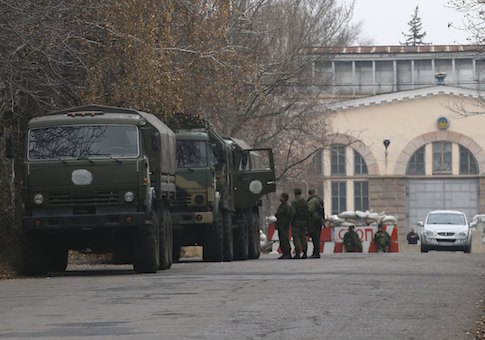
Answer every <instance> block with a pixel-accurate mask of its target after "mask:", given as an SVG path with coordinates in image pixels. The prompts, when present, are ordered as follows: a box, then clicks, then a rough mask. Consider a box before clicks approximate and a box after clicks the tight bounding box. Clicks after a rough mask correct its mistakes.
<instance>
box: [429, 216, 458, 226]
mask: <svg viewBox="0 0 485 340" xmlns="http://www.w3.org/2000/svg"><path fill="white" fill-rule="evenodd" d="M426 223H427V224H456V225H464V224H465V216H464V215H462V214H453V213H436V214H430V215H429V217H428V221H427V222H426Z"/></svg>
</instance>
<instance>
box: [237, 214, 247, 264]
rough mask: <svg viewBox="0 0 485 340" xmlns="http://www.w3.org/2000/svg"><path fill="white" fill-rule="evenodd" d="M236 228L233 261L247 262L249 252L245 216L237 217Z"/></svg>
mask: <svg viewBox="0 0 485 340" xmlns="http://www.w3.org/2000/svg"><path fill="white" fill-rule="evenodd" d="M237 225H238V226H237V228H236V229H235V230H234V259H235V260H247V259H248V250H249V248H248V247H249V243H248V242H249V235H248V231H249V226H248V220H247V218H246V214H245V213H243V214H241V215H240V216H239V219H238V221H237Z"/></svg>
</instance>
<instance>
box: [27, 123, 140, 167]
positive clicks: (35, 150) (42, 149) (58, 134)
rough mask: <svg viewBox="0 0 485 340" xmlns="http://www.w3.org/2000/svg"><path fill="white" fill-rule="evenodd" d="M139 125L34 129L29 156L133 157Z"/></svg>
mask: <svg viewBox="0 0 485 340" xmlns="http://www.w3.org/2000/svg"><path fill="white" fill-rule="evenodd" d="M137 156H138V129H137V127H136V126H130V125H83V126H56V127H46V128H37V129H31V130H30V131H29V140H28V155H27V157H28V159H29V160H54V159H62V160H65V159H67V160H68V159H88V158H133V157H137Z"/></svg>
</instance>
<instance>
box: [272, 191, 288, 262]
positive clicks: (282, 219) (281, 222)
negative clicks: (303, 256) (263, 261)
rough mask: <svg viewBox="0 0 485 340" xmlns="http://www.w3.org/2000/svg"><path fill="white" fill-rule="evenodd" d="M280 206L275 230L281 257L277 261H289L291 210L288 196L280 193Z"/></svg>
mask: <svg viewBox="0 0 485 340" xmlns="http://www.w3.org/2000/svg"><path fill="white" fill-rule="evenodd" d="M280 202H281V203H280V205H279V207H278V210H277V211H276V214H275V216H276V218H277V220H276V229H277V230H278V238H279V240H280V247H281V251H282V252H283V255H281V256H280V257H278V259H291V253H290V252H291V247H290V218H291V208H290V206H289V205H288V194H287V193H286V192H284V193H282V194H281V196H280Z"/></svg>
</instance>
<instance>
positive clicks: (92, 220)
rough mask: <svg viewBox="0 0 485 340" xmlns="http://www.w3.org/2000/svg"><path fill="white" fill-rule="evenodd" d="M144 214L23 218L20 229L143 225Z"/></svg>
mask: <svg viewBox="0 0 485 340" xmlns="http://www.w3.org/2000/svg"><path fill="white" fill-rule="evenodd" d="M145 220H146V218H145V213H144V212H129V213H119V214H116V215H114V214H105V215H100V214H99V215H98V214H96V215H65V216H37V217H36V216H24V217H22V228H24V229H29V230H52V229H95V228H116V227H136V226H144V225H145Z"/></svg>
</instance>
